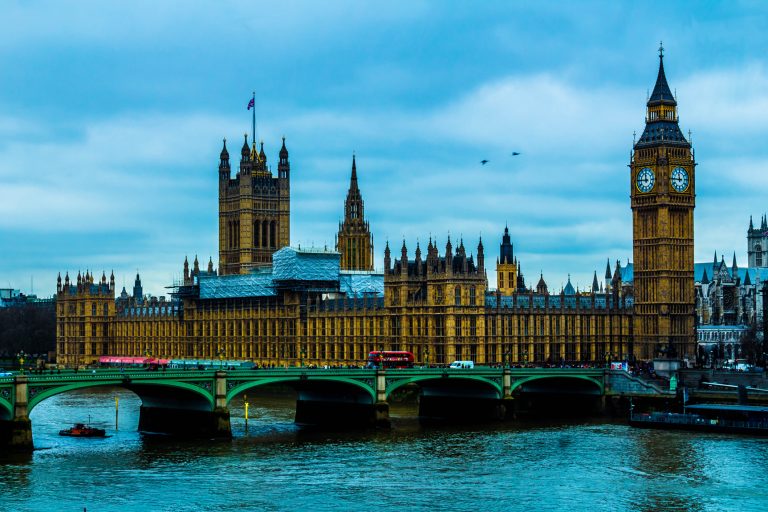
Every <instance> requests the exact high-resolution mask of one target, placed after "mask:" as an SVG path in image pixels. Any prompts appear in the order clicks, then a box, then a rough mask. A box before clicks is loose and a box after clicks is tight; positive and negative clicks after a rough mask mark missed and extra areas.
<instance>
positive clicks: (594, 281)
mask: <svg viewBox="0 0 768 512" xmlns="http://www.w3.org/2000/svg"><path fill="white" fill-rule="evenodd" d="M599 288H600V285H599V284H598V282H597V270H595V275H594V276H593V277H592V293H597V292H598V289H599Z"/></svg>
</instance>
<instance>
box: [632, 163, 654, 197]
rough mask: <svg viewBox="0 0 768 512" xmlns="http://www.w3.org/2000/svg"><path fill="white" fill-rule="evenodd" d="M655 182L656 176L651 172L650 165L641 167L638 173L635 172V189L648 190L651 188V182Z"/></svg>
mask: <svg viewBox="0 0 768 512" xmlns="http://www.w3.org/2000/svg"><path fill="white" fill-rule="evenodd" d="M654 183H656V176H655V175H654V174H653V169H651V168H650V167H643V168H642V169H641V170H640V172H639V173H637V180H636V185H637V190H639V191H640V192H650V191H651V190H652V189H653V184H654Z"/></svg>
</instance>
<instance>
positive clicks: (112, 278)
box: [109, 270, 115, 291]
mask: <svg viewBox="0 0 768 512" xmlns="http://www.w3.org/2000/svg"><path fill="white" fill-rule="evenodd" d="M109 289H110V290H112V291H114V289H115V271H114V270H112V271H111V272H110V274H109Z"/></svg>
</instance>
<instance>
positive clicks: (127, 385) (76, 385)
mask: <svg viewBox="0 0 768 512" xmlns="http://www.w3.org/2000/svg"><path fill="white" fill-rule="evenodd" d="M107 386H112V387H119V388H123V389H127V390H128V391H131V392H133V393H136V395H138V396H139V398H141V388H142V387H149V386H162V387H170V388H177V389H184V390H187V391H191V392H193V393H194V394H196V395H198V396H201V397H203V398H204V399H205V400H206V402H207V403H208V404H209V405H210V406H211V409H213V405H214V397H213V395H212V394H211V393H209V392H207V391H206V390H205V389H203V388H201V387H200V386H197V385H195V384H193V383H189V382H182V381H173V380H137V381H133V380H127V379H114V380H107V381H104V380H99V381H96V382H88V381H86V382H73V383H71V384H65V385H63V386H52V387H48V388H45V389H44V390H42V391H40V392H39V393H36V394H35V395H34V396H30V397H29V405H28V408H29V409H28V410H29V412H30V413H31V412H32V409H34V408H35V406H36V405H38V404H40V403H41V402H43V401H44V400H46V399H48V398H51V397H52V396H55V395H60V394H62V393H66V392H68V391H74V390H77V389H86V388H101V387H107ZM30 391H31V389H30ZM11 411H13V407H11Z"/></svg>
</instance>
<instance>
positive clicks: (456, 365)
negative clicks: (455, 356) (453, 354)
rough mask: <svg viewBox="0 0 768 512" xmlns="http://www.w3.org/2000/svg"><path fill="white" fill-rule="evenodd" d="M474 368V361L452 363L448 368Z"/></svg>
mask: <svg viewBox="0 0 768 512" xmlns="http://www.w3.org/2000/svg"><path fill="white" fill-rule="evenodd" d="M474 367H475V362H474V361H454V362H452V363H451V365H450V366H449V367H448V368H453V369H463V370H471V369H472V368H474Z"/></svg>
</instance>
